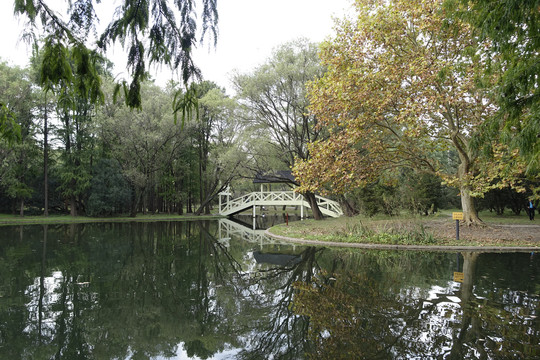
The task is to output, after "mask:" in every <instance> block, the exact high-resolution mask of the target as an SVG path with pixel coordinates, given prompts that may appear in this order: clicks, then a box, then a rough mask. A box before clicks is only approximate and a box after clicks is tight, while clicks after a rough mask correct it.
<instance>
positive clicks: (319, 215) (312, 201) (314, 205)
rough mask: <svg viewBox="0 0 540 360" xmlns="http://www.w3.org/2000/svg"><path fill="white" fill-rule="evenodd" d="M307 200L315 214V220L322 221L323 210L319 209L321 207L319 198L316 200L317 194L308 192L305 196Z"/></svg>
mask: <svg viewBox="0 0 540 360" xmlns="http://www.w3.org/2000/svg"><path fill="white" fill-rule="evenodd" d="M303 195H304V197H305V198H306V200H307V202H308V203H309V206H310V207H311V212H312V213H313V218H314V219H315V220H322V219H323V214H322V212H321V209H319V205H317V198H315V194H314V193H312V192H311V191H308V192H306V193H304V194H303Z"/></svg>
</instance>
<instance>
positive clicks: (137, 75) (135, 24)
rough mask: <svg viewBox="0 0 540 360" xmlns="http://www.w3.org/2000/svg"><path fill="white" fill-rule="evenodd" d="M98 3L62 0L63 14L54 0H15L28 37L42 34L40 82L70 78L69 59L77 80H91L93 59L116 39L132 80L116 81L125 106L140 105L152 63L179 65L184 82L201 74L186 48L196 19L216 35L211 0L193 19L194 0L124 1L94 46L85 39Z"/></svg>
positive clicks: (192, 37)
mask: <svg viewBox="0 0 540 360" xmlns="http://www.w3.org/2000/svg"><path fill="white" fill-rule="evenodd" d="M100 2H101V1H100V0H77V1H72V0H64V1H63V3H64V4H63V5H65V10H66V13H65V16H62V14H60V13H59V12H58V11H55V9H58V6H59V2H54V6H55V7H56V8H55V7H51V6H52V5H51V4H52V3H53V1H52V0H14V5H15V7H14V10H15V14H18V15H23V16H25V17H26V18H27V19H28V26H27V31H26V34H24V35H25V36H26V37H28V38H30V39H38V38H42V37H43V36H44V39H43V42H44V45H43V46H44V48H45V49H48V50H46V51H45V57H44V59H43V70H42V74H43V76H42V83H43V84H44V85H47V84H59V83H61V82H66V81H71V79H70V77H71V76H72V74H71V72H70V71H67V67H68V64H69V62H74V67H75V68H76V69H77V76H78V77H80V78H82V79H84V81H81V82H80V83H81V84H82V85H83V86H84V85H85V84H86V83H95V78H96V76H97V74H96V73H95V72H94V71H93V70H92V69H93V63H94V62H95V59H96V58H99V56H100V55H103V52H104V51H106V50H107V49H108V47H109V46H111V45H112V44H115V43H119V44H121V45H122V46H123V47H124V48H125V50H126V51H127V65H128V70H129V74H130V77H131V81H130V83H129V84H128V83H127V82H123V83H122V84H119V86H118V87H117V90H121V89H122V88H123V90H124V93H125V99H126V102H127V104H128V105H129V106H130V107H135V108H139V107H140V106H141V103H142V101H141V84H142V82H143V81H144V80H145V79H146V78H147V77H148V75H147V74H148V73H147V69H148V67H149V66H151V65H152V64H164V65H166V66H169V67H171V68H172V69H174V70H180V72H181V74H182V78H183V81H184V83H185V84H187V83H188V82H189V81H191V79H192V78H193V77H195V76H198V75H200V71H199V70H198V68H197V67H196V66H195V64H194V62H193V59H192V57H191V52H192V48H193V46H194V45H195V44H196V42H197V24H198V23H200V24H202V36H204V35H205V33H206V32H207V31H210V32H211V33H212V34H213V35H214V39H215V38H216V35H217V30H216V26H217V2H216V0H203V1H202V5H203V8H202V16H201V20H197V13H196V12H195V0H175V1H174V2H173V1H167V0H125V1H123V2H122V5H121V6H119V7H118V8H117V9H116V11H115V12H114V15H113V18H112V19H111V20H110V22H109V24H108V25H107V26H106V28H105V30H104V31H103V33H102V34H101V35H99V36H98V38H97V39H96V40H97V42H96V43H97V47H95V46H94V45H90V44H89V41H88V39H92V35H93V34H95V33H96V32H97V30H96V24H97V23H98V22H99V21H100V19H98V17H97V15H96V11H95V6H96V4H99V3H100ZM60 6H61V5H60ZM178 17H179V18H178ZM41 31H43V32H44V34H42V33H41ZM36 43H37V42H36ZM69 48H71V49H77V51H78V52H79V54H80V56H78V57H77V58H72V59H70V58H69V55H68V51H67V49H69ZM184 103H185V102H183V103H182V104H184ZM180 107H181V105H180Z"/></svg>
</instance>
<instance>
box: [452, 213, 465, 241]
mask: <svg viewBox="0 0 540 360" xmlns="http://www.w3.org/2000/svg"><path fill="white" fill-rule="evenodd" d="M452 219H454V220H456V240H459V220H463V213H462V212H453V213H452Z"/></svg>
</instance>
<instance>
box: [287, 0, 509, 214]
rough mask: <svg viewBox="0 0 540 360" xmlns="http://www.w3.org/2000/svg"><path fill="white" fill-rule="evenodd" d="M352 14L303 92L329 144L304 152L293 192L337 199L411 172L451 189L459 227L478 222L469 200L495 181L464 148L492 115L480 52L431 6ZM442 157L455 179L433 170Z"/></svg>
mask: <svg viewBox="0 0 540 360" xmlns="http://www.w3.org/2000/svg"><path fill="white" fill-rule="evenodd" d="M355 6H356V10H357V17H356V18H355V19H353V20H342V21H341V22H340V23H339V24H338V28H337V35H336V37H335V38H334V39H333V40H332V41H329V42H326V43H324V44H323V45H322V48H321V58H322V61H323V63H324V64H325V65H326V66H327V67H328V71H327V73H326V74H325V76H324V77H323V78H321V79H319V80H318V81H315V82H313V83H311V86H310V91H309V94H310V95H309V96H310V100H311V111H312V112H313V113H314V114H315V115H316V116H317V118H318V121H319V124H320V126H322V127H324V128H325V129H327V131H328V133H329V136H328V138H327V139H326V140H322V141H317V142H314V143H312V144H311V145H310V148H309V150H310V152H311V159H310V160H308V161H303V162H299V163H298V164H297V165H296V167H295V168H294V171H295V174H296V176H297V178H300V179H302V188H301V190H304V191H306V190H309V191H316V190H317V191H323V192H324V191H332V192H335V193H345V192H347V191H348V190H349V189H350V188H351V187H361V186H363V185H365V184H366V183H368V182H370V181H372V180H373V179H375V178H377V177H379V176H380V175H381V174H382V173H384V172H385V171H389V170H392V169H396V168H400V167H412V168H415V169H419V170H422V171H429V172H432V173H434V174H437V175H439V176H440V177H441V178H442V180H444V181H447V182H449V183H451V184H454V185H456V186H457V187H459V189H460V193H461V199H462V207H463V210H464V212H465V218H466V221H467V222H468V223H474V222H478V221H479V219H478V217H477V214H476V210H475V208H474V204H473V201H472V198H471V195H475V194H476V193H482V191H485V190H486V189H487V188H486V189H483V188H482V187H485V186H487V184H491V180H492V179H495V178H497V177H498V176H500V174H501V172H495V171H492V174H489V177H488V176H487V175H486V177H482V173H480V172H479V170H480V169H481V168H482V167H484V168H485V167H486V165H485V163H484V162H483V161H484V159H483V158H482V156H481V155H482V154H480V153H479V151H476V149H475V147H474V146H473V144H472V143H471V138H472V137H473V136H474V135H475V134H476V133H478V132H479V131H481V130H480V129H481V126H482V124H483V123H484V122H485V121H486V120H487V119H489V118H490V117H491V116H493V114H494V113H495V112H496V111H497V107H496V105H495V104H494V102H493V99H492V98H491V97H490V96H491V93H490V86H492V84H493V83H494V81H495V79H494V78H487V77H486V76H485V75H484V73H483V70H484V68H485V67H486V66H487V63H488V62H489V61H490V59H489V58H488V57H486V56H485V52H484V50H485V49H486V47H487V46H488V44H486V43H482V42H481V41H480V40H478V39H477V38H475V37H474V36H473V33H472V31H471V28H470V26H469V25H468V24H466V23H465V22H460V21H459V20H456V19H451V18H450V17H449V16H447V14H446V13H445V10H444V8H443V7H442V4H441V2H440V1H438V0H426V1H420V0H413V1H410V0H402V1H392V2H386V1H370V0H360V1H357V2H356V4H355ZM497 149H500V148H497ZM450 150H451V151H455V152H456V153H457V154H458V156H459V160H460V165H459V169H458V170H457V172H456V171H455V169H454V170H453V172H449V171H448V169H447V167H443V166H442V165H441V161H440V159H441V154H445V153H446V152H448V151H450ZM435 155H438V156H435ZM442 156H444V155H442Z"/></svg>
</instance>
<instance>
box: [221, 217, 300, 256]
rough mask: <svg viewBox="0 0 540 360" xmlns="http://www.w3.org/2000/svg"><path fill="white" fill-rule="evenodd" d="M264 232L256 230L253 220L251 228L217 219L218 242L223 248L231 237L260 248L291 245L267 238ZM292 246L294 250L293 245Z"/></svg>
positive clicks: (228, 220) (237, 221)
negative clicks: (272, 245) (270, 245)
mask: <svg viewBox="0 0 540 360" xmlns="http://www.w3.org/2000/svg"><path fill="white" fill-rule="evenodd" d="M265 231H266V230H264V229H257V227H256V223H255V219H254V220H253V226H252V227H250V225H249V224H246V223H244V222H242V221H239V220H233V219H219V233H218V236H219V241H220V242H221V243H222V244H224V245H225V246H229V241H230V239H231V238H232V237H234V238H237V239H241V240H243V241H246V242H249V243H254V244H257V245H260V246H263V245H268V244H284V245H285V244H286V245H291V243H288V242H285V241H281V240H277V239H274V238H272V237H269V236H267V235H266V234H265ZM292 246H293V249H294V247H295V246H294V244H292Z"/></svg>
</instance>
